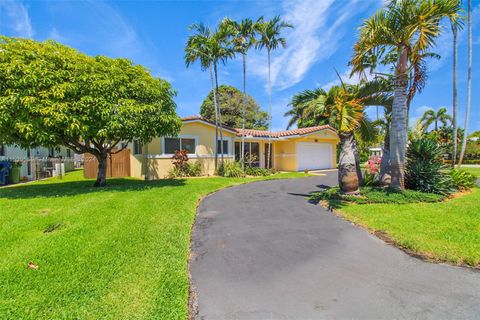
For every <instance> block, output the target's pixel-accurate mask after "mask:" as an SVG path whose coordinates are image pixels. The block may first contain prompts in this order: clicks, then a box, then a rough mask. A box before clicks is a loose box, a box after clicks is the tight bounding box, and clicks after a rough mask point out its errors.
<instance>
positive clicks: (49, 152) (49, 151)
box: [48, 148, 55, 157]
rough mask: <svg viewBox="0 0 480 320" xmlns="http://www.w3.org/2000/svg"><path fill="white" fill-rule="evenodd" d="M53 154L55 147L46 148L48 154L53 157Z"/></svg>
mask: <svg viewBox="0 0 480 320" xmlns="http://www.w3.org/2000/svg"><path fill="white" fill-rule="evenodd" d="M54 155H55V148H48V156H49V157H53V156H54Z"/></svg>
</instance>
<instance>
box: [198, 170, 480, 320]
mask: <svg viewBox="0 0 480 320" xmlns="http://www.w3.org/2000/svg"><path fill="white" fill-rule="evenodd" d="M335 181H336V173H334V172H333V173H328V174H327V175H326V176H318V177H310V178H303V179H291V180H277V181H265V182H256V183H251V184H246V185H240V186H237V187H233V188H227V189H224V190H221V191H219V192H217V193H215V194H213V195H211V196H209V197H207V198H206V199H204V200H203V202H202V203H201V204H200V206H199V209H198V217H197V222H196V225H195V227H194V232H193V238H192V259H191V263H190V272H191V275H192V282H193V286H194V290H195V292H196V296H197V299H196V300H197V304H198V315H197V318H198V319H414V318H419V319H479V318H480V272H476V271H472V270H467V269H462V268H458V267H452V266H448V265H441V264H433V263H427V262H423V261H421V260H418V259H415V258H412V257H410V256H408V255H407V254H405V253H403V252H402V251H400V250H398V249H396V248H394V247H393V246H390V245H387V244H385V243H384V242H382V241H381V240H379V239H377V238H375V237H374V236H372V235H370V234H369V233H367V232H366V231H364V230H362V229H360V228H358V227H355V226H353V225H352V224H350V223H348V222H346V221H344V220H342V219H341V218H339V217H336V216H335V215H333V214H332V213H330V212H328V211H326V210H324V209H323V208H321V207H320V206H318V205H313V204H311V203H309V202H308V201H307V200H306V198H305V196H306V195H308V194H309V193H310V192H312V191H318V190H320V188H321V187H323V186H325V185H333V184H335Z"/></svg>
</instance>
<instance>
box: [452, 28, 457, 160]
mask: <svg viewBox="0 0 480 320" xmlns="http://www.w3.org/2000/svg"><path fill="white" fill-rule="evenodd" d="M452 31H453V119H452V126H453V141H452V145H453V151H452V167H453V168H455V162H456V161H457V130H458V129H457V112H458V97H457V28H456V27H453V28H452Z"/></svg>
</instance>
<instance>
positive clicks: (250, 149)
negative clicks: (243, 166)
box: [235, 142, 260, 167]
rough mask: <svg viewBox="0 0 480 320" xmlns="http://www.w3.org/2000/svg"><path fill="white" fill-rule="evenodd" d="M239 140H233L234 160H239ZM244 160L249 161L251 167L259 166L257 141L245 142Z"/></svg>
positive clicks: (258, 145)
mask: <svg viewBox="0 0 480 320" xmlns="http://www.w3.org/2000/svg"><path fill="white" fill-rule="evenodd" d="M240 147H241V143H240V142H235V160H237V161H238V160H240V156H241V154H240ZM243 156H244V159H245V162H249V165H251V166H252V167H259V166H260V144H259V143H258V142H245V148H244V150H243Z"/></svg>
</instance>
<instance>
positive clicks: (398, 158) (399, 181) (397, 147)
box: [390, 47, 408, 191]
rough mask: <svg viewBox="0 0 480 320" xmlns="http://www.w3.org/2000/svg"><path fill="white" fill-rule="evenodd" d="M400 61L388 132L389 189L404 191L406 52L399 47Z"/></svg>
mask: <svg viewBox="0 0 480 320" xmlns="http://www.w3.org/2000/svg"><path fill="white" fill-rule="evenodd" d="M400 49H401V51H400V52H401V55H400V61H399V63H398V67H397V71H396V74H395V85H394V96H393V105H392V122H391V130H390V168H391V174H392V184H391V187H392V188H393V189H396V190H401V191H403V190H404V189H405V151H406V148H407V113H408V112H407V84H408V78H407V74H406V69H407V68H406V66H407V51H406V49H405V48H404V47H401V48H400Z"/></svg>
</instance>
